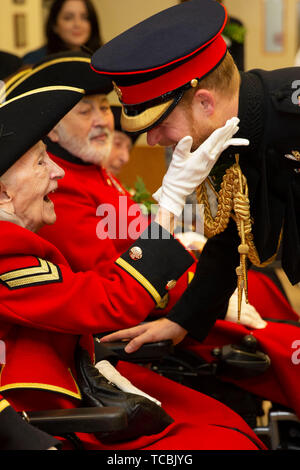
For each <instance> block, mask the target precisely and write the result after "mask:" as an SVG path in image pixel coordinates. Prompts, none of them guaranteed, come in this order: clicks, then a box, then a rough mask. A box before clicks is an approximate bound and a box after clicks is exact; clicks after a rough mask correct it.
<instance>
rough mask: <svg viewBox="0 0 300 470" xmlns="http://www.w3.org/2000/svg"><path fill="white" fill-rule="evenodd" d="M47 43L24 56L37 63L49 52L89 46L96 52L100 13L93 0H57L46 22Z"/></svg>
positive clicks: (99, 42) (98, 42) (27, 61)
mask: <svg viewBox="0 0 300 470" xmlns="http://www.w3.org/2000/svg"><path fill="white" fill-rule="evenodd" d="M46 38H47V43H46V44H45V45H44V46H43V47H41V48H39V49H36V50H34V51H32V52H29V53H28V54H26V55H25V56H24V57H23V63H24V64H35V63H36V62H39V61H40V60H41V59H43V57H44V56H46V55H48V54H53V53H55V52H61V51H65V50H68V49H71V50H80V49H81V48H85V49H88V50H89V52H91V53H93V52H94V51H96V50H97V49H99V47H101V45H102V39H101V34H100V27H99V23H98V18H97V13H96V10H95V8H94V5H93V3H92V2H91V0H54V1H53V3H52V5H51V8H50V11H49V15H48V19H47V22H46Z"/></svg>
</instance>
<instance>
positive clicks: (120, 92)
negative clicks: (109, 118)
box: [112, 81, 122, 101]
mask: <svg viewBox="0 0 300 470" xmlns="http://www.w3.org/2000/svg"><path fill="white" fill-rule="evenodd" d="M112 84H113V86H114V90H115V92H116V93H117V95H118V98H119V100H120V101H121V100H122V91H121V90H120V88H119V87H118V86H117V84H116V83H115V82H114V81H113V82H112Z"/></svg>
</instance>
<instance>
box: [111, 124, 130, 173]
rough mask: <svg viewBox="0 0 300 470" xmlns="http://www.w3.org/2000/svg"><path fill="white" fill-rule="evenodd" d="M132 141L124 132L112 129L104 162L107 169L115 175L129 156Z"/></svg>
mask: <svg viewBox="0 0 300 470" xmlns="http://www.w3.org/2000/svg"><path fill="white" fill-rule="evenodd" d="M131 147H132V142H131V139H130V137H128V135H126V134H125V133H124V132H120V131H114V134H113V142H112V148H111V152H110V155H109V157H108V159H107V161H106V163H105V167H106V169H107V170H108V171H110V172H111V173H113V174H114V175H117V174H118V173H119V172H120V171H121V169H122V167H123V165H125V164H126V163H127V162H128V161H129V158H130V150H131Z"/></svg>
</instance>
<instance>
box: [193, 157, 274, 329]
mask: <svg viewBox="0 0 300 470" xmlns="http://www.w3.org/2000/svg"><path fill="white" fill-rule="evenodd" d="M206 183H207V181H206V180H205V181H204V182H203V183H202V184H201V185H200V186H198V188H197V191H196V193H197V202H198V204H202V205H203V207H204V234H205V236H206V237H207V238H211V237H213V236H214V235H217V234H218V233H221V232H223V231H224V230H225V229H226V227H227V225H228V222H229V218H230V217H233V219H234V220H235V222H236V225H237V230H238V234H239V237H240V240H241V244H240V245H239V247H238V251H239V254H240V265H239V266H238V267H237V269H236V273H237V277H238V321H239V320H240V314H241V302H242V294H243V292H244V293H245V299H246V302H247V303H248V287H247V285H248V282H247V258H249V260H250V261H251V263H252V264H254V265H255V266H258V267H264V266H267V265H268V264H270V263H271V262H272V261H274V259H275V258H276V255H277V251H278V249H279V245H280V241H281V234H280V239H279V242H278V247H277V251H276V253H275V254H274V255H273V256H271V258H269V259H268V260H266V261H264V262H261V261H260V258H259V255H258V253H257V249H256V247H255V244H254V240H253V234H252V220H251V215H250V202H249V198H248V185H247V179H246V177H245V176H244V175H243V173H242V170H241V168H240V166H239V155H236V163H234V164H233V165H232V166H231V167H230V168H228V169H227V170H226V172H225V175H224V176H223V180H222V184H221V188H220V191H219V193H217V197H218V209H217V213H216V216H215V217H213V216H212V213H211V209H210V205H209V201H208V195H207V190H206Z"/></svg>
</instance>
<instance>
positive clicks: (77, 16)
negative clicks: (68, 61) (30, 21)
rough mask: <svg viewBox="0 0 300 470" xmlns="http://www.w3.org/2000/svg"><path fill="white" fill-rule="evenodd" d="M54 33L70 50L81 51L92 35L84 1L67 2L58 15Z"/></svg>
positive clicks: (68, 0)
mask: <svg viewBox="0 0 300 470" xmlns="http://www.w3.org/2000/svg"><path fill="white" fill-rule="evenodd" d="M54 32H55V33H56V34H57V35H58V36H60V38H61V39H62V41H63V42H64V43H65V44H66V45H67V46H68V47H70V49H79V48H80V46H82V45H84V44H86V42H87V41H88V39H89V37H90V35H91V24H90V21H89V18H88V11H87V8H86V5H85V3H84V2H83V1H82V0H66V2H65V3H64V4H63V6H62V8H61V10H60V12H59V14H58V15H57V19H56V24H55V27H54Z"/></svg>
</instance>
